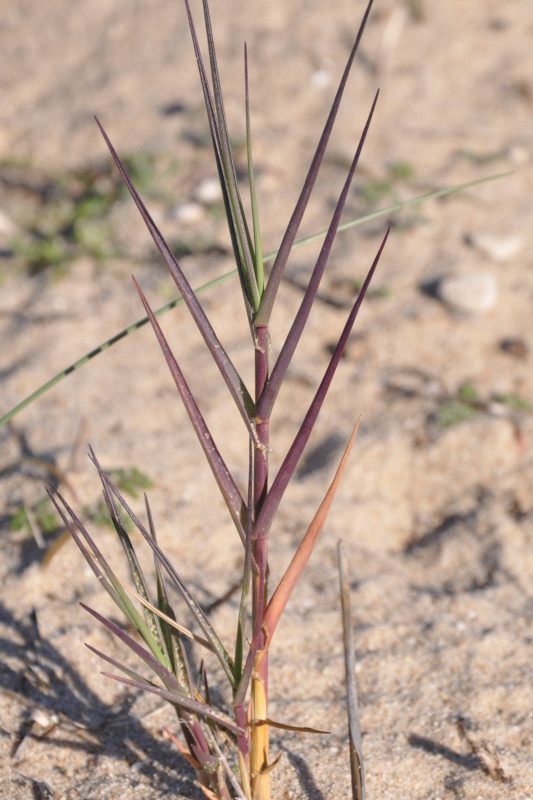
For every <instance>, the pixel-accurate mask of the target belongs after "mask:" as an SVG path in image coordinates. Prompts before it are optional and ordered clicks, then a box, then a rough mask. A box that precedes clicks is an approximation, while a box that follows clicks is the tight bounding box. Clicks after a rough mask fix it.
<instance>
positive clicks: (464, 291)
mask: <svg viewBox="0 0 533 800" xmlns="http://www.w3.org/2000/svg"><path fill="white" fill-rule="evenodd" d="M437 295H438V297H439V298H440V299H441V300H442V301H443V302H444V303H447V305H449V306H451V307H452V308H454V309H456V310H457V311H465V312H470V313H481V312H484V311H490V309H491V308H494V306H495V305H496V303H497V302H498V284H497V282H496V278H495V277H494V275H491V274H490V273H488V272H464V273H463V274H462V275H447V276H446V277H444V278H441V280H440V281H439V282H438V284H437Z"/></svg>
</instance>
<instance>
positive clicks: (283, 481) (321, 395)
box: [255, 228, 390, 539]
mask: <svg viewBox="0 0 533 800" xmlns="http://www.w3.org/2000/svg"><path fill="white" fill-rule="evenodd" d="M389 230H390V228H388V229H387V232H386V234H385V236H384V237H383V241H382V242H381V245H380V247H379V250H378V252H377V254H376V257H375V258H374V262H373V264H372V266H371V267H370V270H369V272H368V275H367V276H366V279H365V282H364V284H363V287H362V289H361V291H360V292H359V295H358V297H357V300H356V301H355V304H354V306H353V308H352V310H351V312H350V314H349V316H348V319H347V321H346V324H345V326H344V329H343V331H342V334H341V336H340V339H339V341H338V343H337V346H336V348H335V351H334V353H333V355H332V357H331V360H330V362H329V365H328V367H327V369H326V372H325V373H324V377H323V378H322V381H321V383H320V386H319V387H318V389H317V392H316V394H315V396H314V398H313V400H312V402H311V405H310V406H309V409H308V411H307V414H306V415H305V418H304V421H303V422H302V424H301V426H300V429H299V430H298V433H297V434H296V437H295V439H294V441H293V443H292V445H291V447H290V449H289V451H288V453H287V455H286V456H285V460H284V461H283V464H282V465H281V467H280V468H279V472H278V474H277V475H276V477H275V478H274V481H273V483H272V486H271V487H270V491H269V492H268V494H267V496H266V498H265V502H264V503H263V505H262V506H261V510H260V511H259V514H258V517H257V520H256V523H255V535H256V536H257V538H258V539H261V538H262V537H264V536H267V535H268V531H269V530H270V526H271V524H272V519H273V517H274V514H275V513H276V511H277V508H278V506H279V504H280V502H281V499H282V497H283V494H284V492H285V489H286V488H287V484H288V483H289V481H290V479H291V477H292V475H293V473H294V470H295V469H296V466H297V464H298V461H299V459H300V456H301V455H302V452H303V449H304V447H305V445H306V444H307V441H308V439H309V436H310V435H311V431H312V430H313V427H314V424H315V422H316V418H317V417H318V414H319V412H320V409H321V408H322V403H323V402H324V399H325V397H326V394H327V392H328V389H329V387H330V384H331V381H332V379H333V376H334V374H335V371H336V369H337V366H338V364H339V361H340V359H341V356H342V353H343V351H344V348H345V346H346V342H347V341H348V337H349V335H350V332H351V330H352V328H353V325H354V322H355V320H356V317H357V314H358V312H359V309H360V307H361V303H362V302H363V299H364V296H365V294H366V292H367V289H368V286H369V284H370V281H371V279H372V276H373V274H374V272H375V269H376V267H377V264H378V261H379V258H380V256H381V253H382V251H383V248H384V247H385V242H386V241H387V238H388V235H389Z"/></svg>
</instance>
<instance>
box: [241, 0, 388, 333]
mask: <svg viewBox="0 0 533 800" xmlns="http://www.w3.org/2000/svg"><path fill="white" fill-rule="evenodd" d="M372 3H373V0H370V2H369V3H368V6H367V8H366V11H365V14H364V17H363V20H362V22H361V25H360V27H359V31H358V33H357V37H356V39H355V43H354V46H353V48H352V50H351V53H350V55H349V58H348V61H347V64H346V67H345V69H344V72H343V75H342V78H341V81H340V84H339V88H338V89H337V94H336V95H335V99H334V101H333V105H332V106H331V111H330V112H329V116H328V119H327V121H326V124H325V126H324V130H323V131H322V136H321V137H320V141H319V143H318V146H317V149H316V152H315V155H314V156H313V160H312V161H311V166H310V167H309V171H308V173H307V177H306V179H305V183H304V186H303V189H302V192H301V194H300V197H299V198H298V201H297V203H296V206H295V208H294V211H293V213H292V217H291V219H290V221H289V225H288V227H287V230H286V231H285V234H284V236H283V239H282V242H281V244H280V247H279V250H278V253H277V255H276V259H275V261H274V264H273V266H272V270H271V272H270V276H269V279H268V283H267V285H266V289H265V292H264V294H263V298H262V300H261V305H260V306H259V311H258V312H257V315H256V320H255V321H256V324H258V325H267V324H268V321H269V319H270V315H271V313H272V308H273V306H274V300H275V299H276V294H277V291H278V288H279V284H280V281H281V278H282V275H283V271H284V269H285V266H286V264H287V259H288V257H289V254H290V252H291V250H292V246H293V244H294V241H295V239H296V235H297V233H298V230H299V227H300V223H301V221H302V217H303V215H304V212H305V209H306V207H307V203H308V202H309V198H310V196H311V192H312V191H313V186H314V185H315V181H316V178H317V175H318V172H319V170H320V165H321V163H322V159H323V158H324V153H325V152H326V147H327V144H328V141H329V137H330V134H331V130H332V128H333V125H334V123H335V118H336V116H337V112H338V110H339V105H340V102H341V99H342V95H343V93H344V88H345V86H346V81H347V80H348V75H349V73H350V69H351V67H352V63H353V60H354V58H355V54H356V53H357V49H358V47H359V42H360V41H361V37H362V35H363V31H364V29H365V25H366V22H367V19H368V16H369V14H370V9H371V8H372Z"/></svg>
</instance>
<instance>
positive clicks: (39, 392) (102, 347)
mask: <svg viewBox="0 0 533 800" xmlns="http://www.w3.org/2000/svg"><path fill="white" fill-rule="evenodd" d="M509 175H512V171H508V172H500V173H498V174H496V175H489V176H487V177H485V178H478V179H477V180H475V181H468V182H467V183H460V184H458V185H457V186H449V187H447V188H445V189H437V190H434V191H431V192H426V193H425V194H421V195H418V196H417V197H412V198H411V199H410V200H402V201H401V202H398V203H394V204H393V205H391V206H387V207H386V208H381V209H379V210H378V211H372V212H371V213H370V214H365V215H364V216H362V217H357V218H356V219H352V220H348V221H347V222H343V223H341V225H339V229H338V233H341V232H342V231H347V230H349V229H351V228H354V227H356V226H358V225H363V223H365V222H369V221H370V220H374V219H379V217H384V216H386V215H387V214H393V213H394V212H395V211H401V210H402V209H403V208H408V207H411V206H416V205H419V204H420V203H423V202H425V201H426V200H431V199H438V198H440V197H447V196H448V195H451V194H456V193H457V192H462V191H465V190H466V189H471V188H473V187H474V186H479V185H481V184H482V183H487V182H488V181H495V180H498V179H500V178H506V177H508V176H509ZM326 234H327V230H323V231H319V232H318V233H314V234H311V235H310V236H305V237H304V238H302V239H298V241H297V242H295V243H294V245H293V247H303V246H304V245H306V244H311V243H312V242H316V241H319V240H320V239H323V238H324V236H325V235H326ZM277 253H278V251H277V250H274V251H272V252H271V253H268V254H267V255H265V256H263V263H264V264H267V263H268V262H270V261H273V260H274V259H275V257H276V255H277ZM236 274H237V270H236V269H233V270H230V271H229V272H226V273H224V275H220V276H219V277H218V278H214V279H213V280H211V281H207V283H203V284H202V285H201V286H198V287H197V288H196V289H194V293H195V294H197V295H198V294H202V293H203V292H206V291H208V290H209V289H212V288H213V287H214V286H217V285H218V284H219V283H222V282H223V281H226V280H229V279H230V278H233V277H235V275H236ZM183 302H184V301H183V298H182V297H176V298H174V300H171V301H170V302H169V303H165V305H163V306H161V307H160V308H158V309H156V310H155V311H154V316H156V317H160V316H162V315H163V314H166V313H167V311H171V310H172V309H173V308H177V307H178V306H180V305H181V304H182V303H183ZM149 322H150V320H149V318H148V317H147V316H146V317H142V318H141V319H139V320H137V322H134V323H132V324H131V325H128V327H127V328H123V329H122V330H121V331H119V332H118V333H115V334H114V335H113V336H111V337H110V338H109V339H106V340H105V342H102V344H99V345H98V346H97V347H94V348H93V349H92V350H91V351H90V352H89V353H86V355H84V356H82V357H81V358H79V359H78V360H77V361H73V363H72V364H70V365H69V366H68V367H66V368H65V369H63V370H61V372H58V373H57V375H54V377H53V378H50V380H49V381H46V382H45V383H43V384H42V385H41V386H39V387H38V388H37V389H35V391H34V392H31V394H29V395H28V396H27V397H25V398H24V399H23V400H21V401H20V403H17V404H16V405H15V406H13V408H11V409H10V410H9V411H7V412H6V413H5V414H4V415H3V416H2V417H0V428H1V427H2V426H3V425H6V424H7V423H8V422H10V421H11V420H12V419H13V418H14V417H16V416H17V415H18V414H20V413H21V411H23V410H24V409H25V408H27V407H28V406H29V405H31V404H32V403H33V402H34V401H35V400H38V399H39V397H42V396H43V395H44V394H46V393H47V392H48V391H50V389H53V387H54V386H56V385H57V384H58V383H60V382H61V381H62V380H64V379H65V378H66V377H67V376H68V375H70V374H71V373H72V372H76V371H77V370H79V369H81V368H82V367H84V366H85V364H87V363H88V362H89V361H92V359H93V358H96V356H99V355H100V353H105V351H106V350H108V349H109V348H110V347H112V346H113V345H115V344H117V342H120V341H121V340H122V339H125V338H127V337H128V336H131V334H133V333H135V331H138V330H139V329H140V328H143V327H144V326H145V325H147V324H148V323H149Z"/></svg>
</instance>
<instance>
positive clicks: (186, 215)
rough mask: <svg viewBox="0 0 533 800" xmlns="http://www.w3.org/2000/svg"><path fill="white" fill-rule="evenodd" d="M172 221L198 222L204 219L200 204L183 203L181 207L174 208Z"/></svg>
mask: <svg viewBox="0 0 533 800" xmlns="http://www.w3.org/2000/svg"><path fill="white" fill-rule="evenodd" d="M171 215H172V219H175V220H177V221H178V222H188V223H192V222H200V220H202V219H204V217H205V212H204V209H203V207H202V206H201V205H200V203H183V205H181V206H176V208H173V209H172V213H171Z"/></svg>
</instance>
